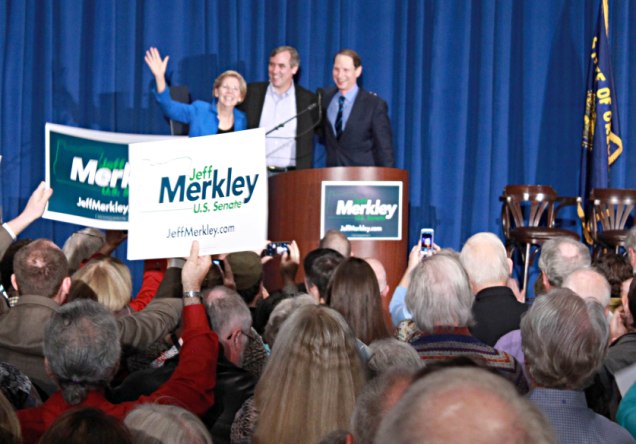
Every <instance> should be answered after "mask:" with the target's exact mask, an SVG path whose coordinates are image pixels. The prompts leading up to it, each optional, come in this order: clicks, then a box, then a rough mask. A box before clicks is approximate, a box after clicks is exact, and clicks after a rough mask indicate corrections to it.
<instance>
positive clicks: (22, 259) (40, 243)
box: [13, 239, 68, 298]
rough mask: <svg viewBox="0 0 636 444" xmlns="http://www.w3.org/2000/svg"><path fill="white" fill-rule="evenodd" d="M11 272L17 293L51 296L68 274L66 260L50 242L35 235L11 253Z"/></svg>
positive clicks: (55, 292)
mask: <svg viewBox="0 0 636 444" xmlns="http://www.w3.org/2000/svg"><path fill="white" fill-rule="evenodd" d="M13 272H14V274H15V280H16V283H17V284H18V292H19V294H21V295H37V296H44V297H48V298H52V297H53V296H55V295H56V294H57V292H58V290H59V289H60V286H61V285H62V282H63V281H64V278H66V277H67V276H68V262H67V260H66V256H64V253H62V250H60V249H59V248H58V247H57V245H55V244H54V243H53V242H51V241H50V240H48V239H36V240H34V241H33V242H31V243H30V244H29V245H26V246H25V247H23V248H21V249H20V250H18V252H17V253H16V254H15V257H14V258H13Z"/></svg>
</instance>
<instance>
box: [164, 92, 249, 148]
mask: <svg viewBox="0 0 636 444" xmlns="http://www.w3.org/2000/svg"><path fill="white" fill-rule="evenodd" d="M152 93H153V94H154V96H155V99H156V100H157V103H158V104H159V106H160V107H161V111H162V112H163V114H164V115H165V116H166V117H168V118H170V119H172V120H176V121H177V122H181V123H187V124H188V125H190V137H197V136H211V135H213V134H216V133H217V132H218V131H219V116H218V113H217V111H216V100H213V101H212V103H208V102H204V101H202V100H195V101H194V102H193V103H191V104H187V103H181V102H177V101H175V100H172V98H171V97H170V88H169V87H167V86H166V89H165V90H164V91H163V92H162V93H158V92H157V90H156V89H155V88H153V89H152ZM244 129H247V117H246V116H245V113H243V112H241V111H239V110H238V109H237V108H234V131H241V130H244Z"/></svg>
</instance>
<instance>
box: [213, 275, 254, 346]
mask: <svg viewBox="0 0 636 444" xmlns="http://www.w3.org/2000/svg"><path fill="white" fill-rule="evenodd" d="M205 305H206V306H207V309H208V316H209V318H210V326H211V327H212V330H214V331H215V332H216V333H217V334H218V335H219V338H224V337H225V335H227V334H228V333H229V332H230V331H231V330H232V329H233V328H235V327H240V328H242V329H243V330H245V331H248V330H249V329H250V328H251V327H252V315H251V313H250V309H249V308H248V307H247V304H246V303H245V301H244V300H243V298H242V297H241V295H239V294H238V293H237V292H236V291H234V290H232V289H230V288H227V287H224V286H217V287H214V288H212V289H211V290H210V291H209V292H208V293H207V294H206V295H205Z"/></svg>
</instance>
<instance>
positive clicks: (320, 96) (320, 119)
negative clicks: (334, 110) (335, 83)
mask: <svg viewBox="0 0 636 444" xmlns="http://www.w3.org/2000/svg"><path fill="white" fill-rule="evenodd" d="M324 94H325V90H324V89H322V88H318V89H317V90H316V97H317V98H318V121H317V122H316V124H315V126H318V125H320V123H321V122H322V96H323V95H324Z"/></svg>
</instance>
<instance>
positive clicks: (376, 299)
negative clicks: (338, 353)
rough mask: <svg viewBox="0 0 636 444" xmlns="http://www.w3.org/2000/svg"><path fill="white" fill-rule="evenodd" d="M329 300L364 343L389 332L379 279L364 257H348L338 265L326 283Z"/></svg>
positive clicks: (329, 303)
mask: <svg viewBox="0 0 636 444" xmlns="http://www.w3.org/2000/svg"><path fill="white" fill-rule="evenodd" d="M326 301H327V304H328V305H329V306H330V307H331V308H333V309H335V310H337V311H338V312H339V313H340V314H341V315H342V316H343V317H344V318H345V320H346V321H347V322H348V323H349V326H350V327H351V328H352V329H353V332H354V333H355V335H356V337H357V338H358V339H360V340H361V341H362V342H364V343H365V344H370V343H371V342H373V341H375V340H377V339H382V338H386V337H388V336H389V335H390V333H389V330H388V328H387V326H386V323H385V321H384V314H383V312H382V299H381V297H380V289H379V287H378V280H377V279H376V277H375V273H374V272H373V269H372V268H371V266H370V265H369V264H368V263H367V262H366V261H365V260H363V259H359V258H356V257H349V258H347V259H345V260H344V262H343V263H341V264H340V266H338V268H336V271H334V273H333V276H332V277H331V280H330V281H329V286H328V287H327V298H326Z"/></svg>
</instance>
